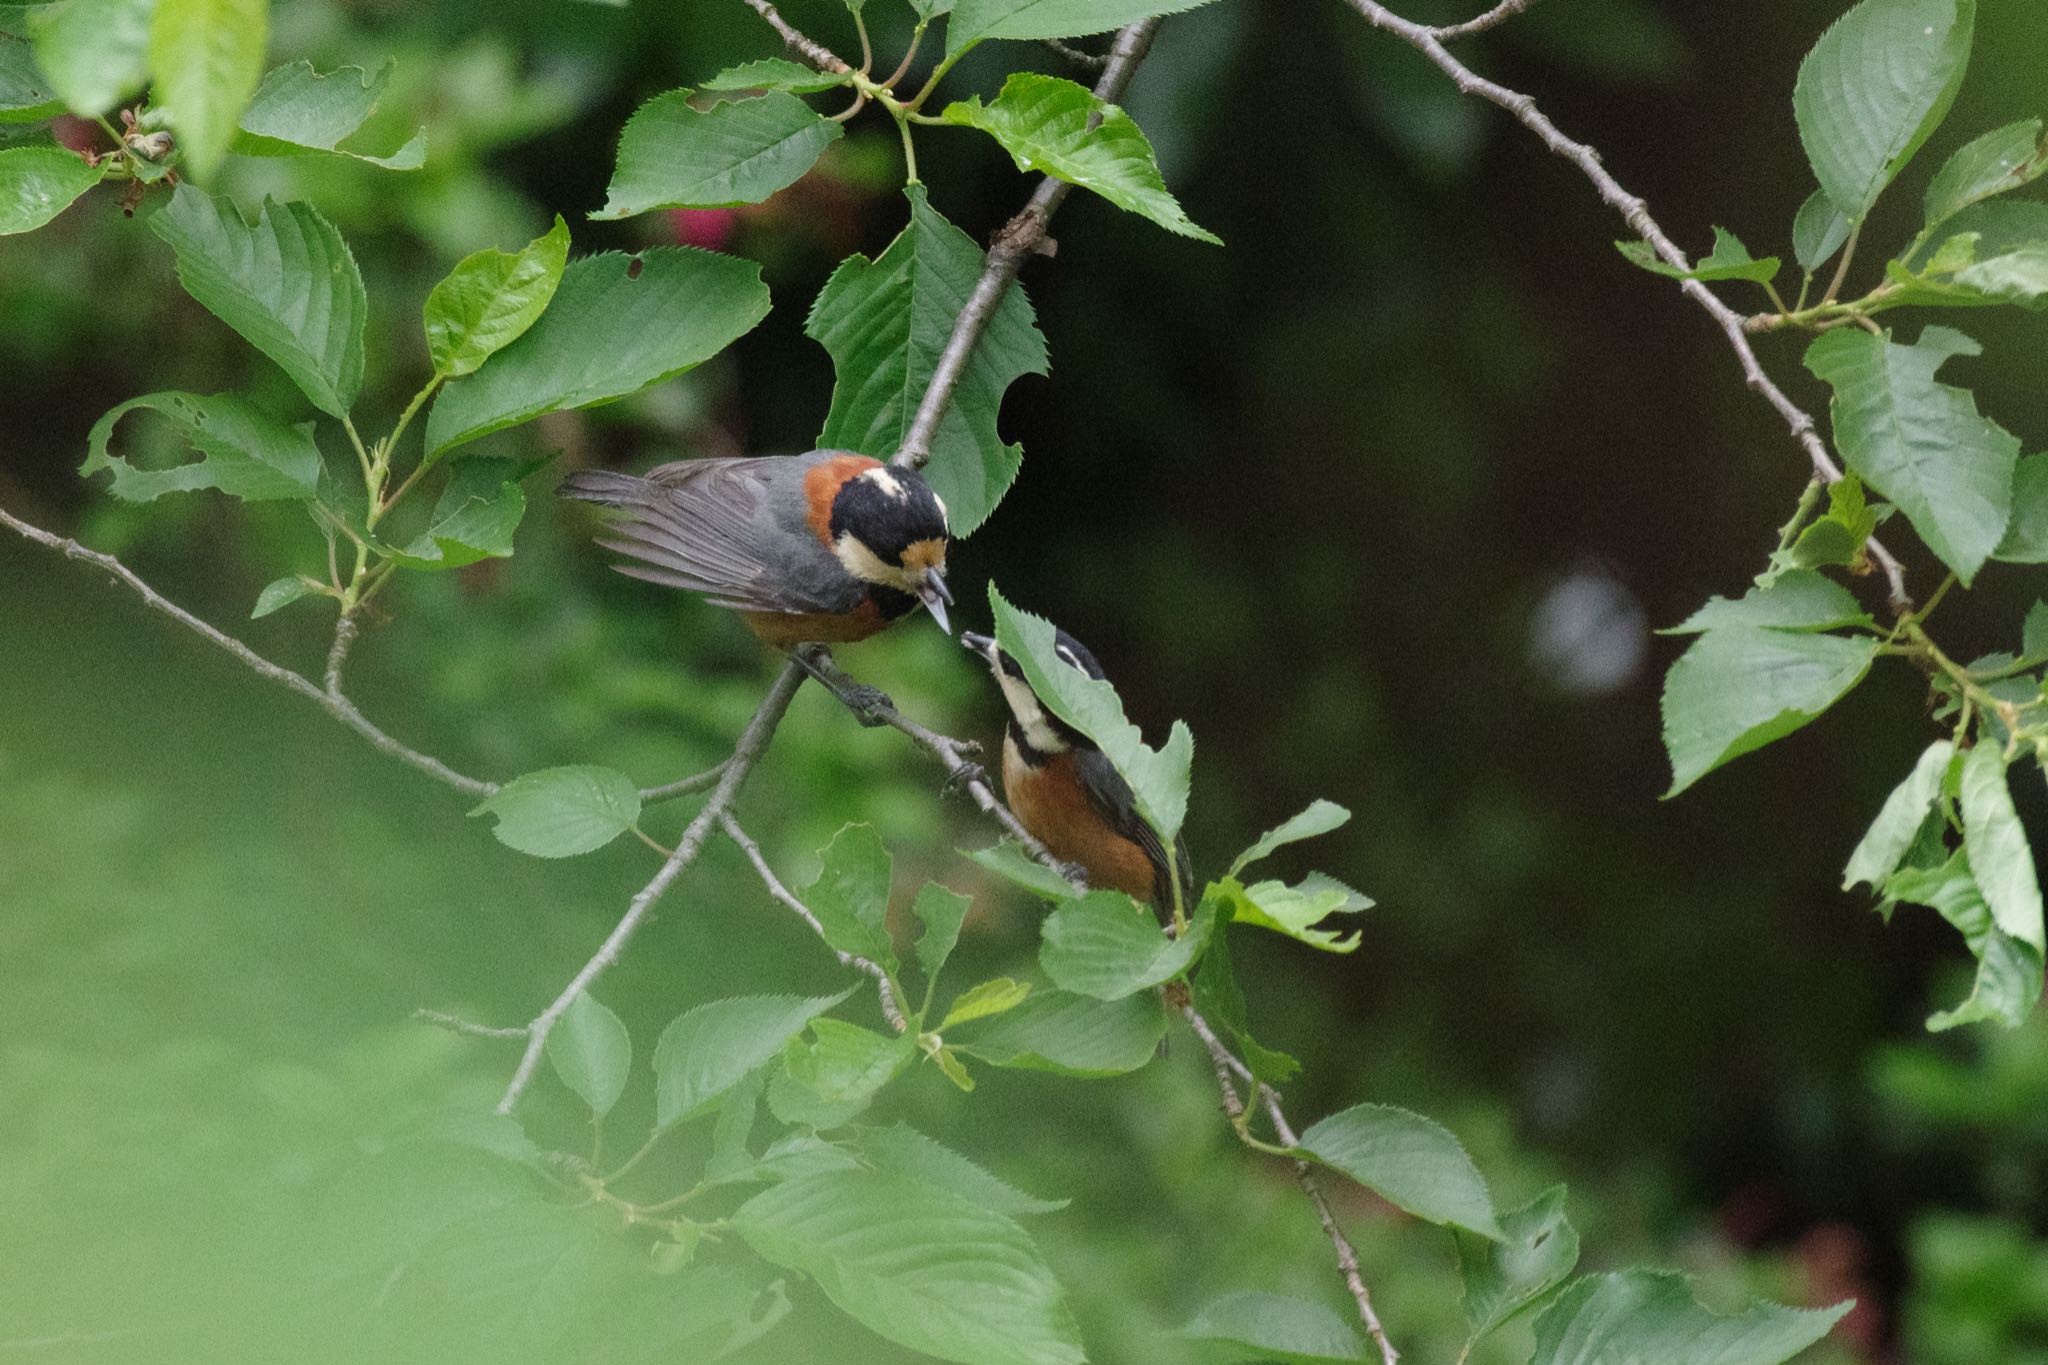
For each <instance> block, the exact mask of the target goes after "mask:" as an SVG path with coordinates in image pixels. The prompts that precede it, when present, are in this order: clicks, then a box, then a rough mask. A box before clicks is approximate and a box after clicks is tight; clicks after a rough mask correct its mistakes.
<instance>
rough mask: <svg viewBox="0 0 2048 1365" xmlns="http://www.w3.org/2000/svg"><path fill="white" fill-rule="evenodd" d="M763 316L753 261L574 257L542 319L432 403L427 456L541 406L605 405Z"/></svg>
mask: <svg viewBox="0 0 2048 1365" xmlns="http://www.w3.org/2000/svg"><path fill="white" fill-rule="evenodd" d="M767 314H768V289H767V286H765V285H763V284H762V283H761V267H760V266H758V265H756V264H755V263H754V262H752V261H742V260H738V259H736V258H734V257H731V256H716V255H713V254H712V253H710V252H708V251H695V250H692V249H690V248H688V247H657V248H654V249H651V250H648V251H643V252H641V253H640V254H639V255H637V256H624V255H620V254H619V253H617V252H604V253H602V254H600V255H596V256H585V257H583V258H581V259H580V260H574V261H571V262H569V264H568V266H567V267H566V268H565V269H564V270H563V271H562V280H561V284H560V286H559V287H558V288H557V289H556V290H555V297H554V301H553V302H552V303H550V304H549V305H548V308H547V311H546V312H544V313H542V314H541V315H540V321H538V322H536V323H534V324H533V326H532V327H530V328H528V329H527V331H526V333H525V334H524V335H523V336H521V337H520V338H519V339H518V340H517V341H514V342H512V343H511V344H509V345H508V346H506V347H505V349H504V350H502V351H499V352H498V353H497V354H496V355H494V356H492V357H491V358H490V359H489V360H487V361H485V362H484V364H483V366H482V368H480V369H479V370H477V372H476V373H475V374H472V375H469V376H467V377H465V378H462V379H457V380H454V381H452V382H451V383H449V385H448V386H447V387H446V388H444V389H443V390H442V391H441V396H440V397H439V398H437V399H435V400H434V406H433V408H432V409H431V410H430V411H429V412H428V414H427V439H426V445H427V453H428V456H429V458H435V457H438V456H440V455H442V454H443V453H445V452H446V451H448V450H449V449H450V448H452V447H454V446H458V445H461V444H462V443H463V442H465V441H473V440H475V439H476V438H477V437H479V436H485V435H488V434H490V433H491V432H494V431H499V430H502V429H503V428H505V427H509V426H513V425H515V424H517V423H520V422H527V421H531V420H532V419H533V418H535V417H538V416H540V415H541V414H542V413H547V412H560V411H562V410H564V409H568V408H587V407H594V406H596V405H597V404H599V403H609V402H611V401H612V400H614V399H617V398H624V397H625V396H626V395H627V394H630V393H637V392H639V391H640V390H641V389H644V388H646V387H647V386H648V385H650V384H654V383H658V382H659V381H661V380H664V379H669V378H673V377H674V376H676V375H679V374H681V373H682V372H683V371H685V370H688V369H692V368H694V367H696V366H697V365H700V364H702V363H703V362H704V361H706V360H709V359H710V358H711V357H712V356H714V355H717V354H718V353H719V352H720V351H722V350H724V349H725V348H726V347H727V346H728V345H730V344H731V343H732V342H733V341H734V340H735V339H737V338H738V337H741V336H743V335H745V334H746V333H747V332H749V331H751V330H752V329H753V327H754V324H755V323H757V322H759V321H760V320H761V319H762V318H764V317H766V316H767Z"/></svg>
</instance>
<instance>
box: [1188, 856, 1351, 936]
mask: <svg viewBox="0 0 2048 1365" xmlns="http://www.w3.org/2000/svg"><path fill="white" fill-rule="evenodd" d="M1212 899H1215V900H1218V901H1220V902H1221V903H1222V904H1224V905H1225V906H1227V907H1228V908H1229V910H1230V912H1231V918H1232V919H1234V920H1236V921H1237V922H1238V923H1240V924H1253V925H1257V926H1258V927H1259V928H1261V929H1271V930H1272V931H1273V932H1274V933H1277V934H1285V935H1287V937H1289V938H1291V939H1293V940H1295V941H1296V942H1297V943H1306V944H1307V945H1308V946H1309V947H1311V948H1320V949H1322V950H1323V951H1324V952H1326V953H1348V952H1351V951H1353V950H1354V949H1356V948H1357V947H1358V944H1359V938H1360V934H1359V931H1358V930H1355V929H1354V930H1352V931H1351V932H1350V933H1349V934H1346V933H1345V931H1343V930H1342V929H1317V928H1315V927H1314V926H1315V925H1317V924H1320V923H1322V922H1323V921H1324V920H1326V919H1328V918H1329V917H1330V916H1332V915H1351V914H1356V913H1358V912H1359V911H1361V910H1369V909H1371V908H1372V900H1371V898H1370V897H1366V896H1361V895H1359V894H1358V893H1357V892H1356V891H1353V890H1352V889H1351V888H1350V887H1348V886H1346V885H1344V883H1342V882H1340V881H1338V880H1337V879H1336V878H1334V877H1326V876H1323V875H1321V874H1320V873H1317V874H1312V875H1310V876H1308V877H1304V878H1302V879H1301V880H1300V881H1299V882H1296V883H1295V884H1294V885H1292V886H1289V885H1288V884H1287V883H1286V882H1282V881H1263V882H1253V883H1252V884H1251V885H1249V886H1246V885H1245V884H1244V883H1243V882H1240V881H1239V880H1238V879H1237V878H1235V877H1225V878H1223V879H1222V880H1221V881H1218V882H1216V883H1214V884H1213V885H1212V886H1211V887H1210V888H1209V892H1208V894H1206V895H1204V896H1203V897H1202V901H1203V904H1205V905H1206V904H1208V903H1209V902H1210V901H1211V900H1212Z"/></svg>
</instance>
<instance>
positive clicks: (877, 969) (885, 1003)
mask: <svg viewBox="0 0 2048 1365" xmlns="http://www.w3.org/2000/svg"><path fill="white" fill-rule="evenodd" d="M718 823H719V824H720V825H721V826H723V827H724V829H725V837H726V838H728V839H730V840H732V841H733V842H734V843H735V844H738V845H739V847H740V852H742V853H744V854H746V855H747V861H748V862H750V863H752V864H753V865H754V871H755V872H757V873H759V874H760V877H761V883H762V885H764V886H766V887H767V888H768V894H769V895H771V896H773V897H774V898H775V899H776V900H778V901H780V902H782V903H783V904H784V905H786V906H788V907H789V908H790V909H791V910H794V911H795V912H796V914H797V916H798V918H800V919H802V920H803V922H804V923H805V924H808V925H810V926H811V932H812V933H814V934H816V935H817V936H818V937H819V938H825V926H824V925H822V924H820V923H818V917H817V916H816V915H814V914H812V913H811V908H810V907H809V906H808V905H805V904H804V903H803V902H802V901H801V900H798V899H797V897H796V893H795V892H793V891H791V890H790V889H789V888H788V887H787V886H784V885H783V884H782V878H780V877H778V876H776V875H775V869H774V868H772V867H770V866H768V860H767V859H766V858H765V857H763V856H762V855H761V846H760V845H759V844H757V843H755V842H754V840H753V839H752V838H751V837H750V836H749V835H748V834H747V832H746V830H744V829H742V828H740V822H739V821H738V820H736V819H734V818H733V814H732V812H731V811H729V810H728V811H723V812H721V813H720V814H719V817H718ZM825 946H826V947H827V948H832V943H831V940H830V939H826V942H825ZM832 955H833V956H834V957H836V958H838V959H839V961H840V963H841V965H843V966H847V967H852V968H854V969H855V970H857V971H863V972H866V973H867V974H868V975H869V976H872V977H873V978H874V979H875V993H876V994H877V995H879V996H881V998H882V1015H883V1017H884V1018H886V1019H887V1020H888V1021H889V1026H890V1027H891V1028H893V1029H895V1030H896V1031H897V1032H898V1033H903V1032H907V1031H908V1030H909V1028H910V1021H909V1020H908V1019H905V1018H904V1017H903V1007H902V1006H901V1005H900V1004H899V1003H898V1002H897V1000H896V988H895V987H893V986H891V985H890V984H889V973H887V972H886V971H883V970H882V967H881V964H880V963H877V962H870V961H868V960H867V959H866V958H864V957H862V956H861V955H860V954H858V953H843V952H841V951H839V949H837V948H832Z"/></svg>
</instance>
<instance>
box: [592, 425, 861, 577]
mask: <svg viewBox="0 0 2048 1365" xmlns="http://www.w3.org/2000/svg"><path fill="white" fill-rule="evenodd" d="M811 463H812V462H811V461H809V460H806V459H803V458H801V457H794V458H792V457H789V456H764V457H755V458H750V459H738V460H680V461H677V462H675V463H673V464H665V465H661V466H659V467H657V468H655V469H653V470H650V471H649V472H648V473H647V475H646V477H644V478H640V477H636V476H634V475H631V474H617V473H612V472H609V471H605V470H583V471H579V472H577V473H575V474H571V475H570V476H569V477H568V478H566V479H564V480H563V481H562V484H561V487H560V489H559V490H558V491H559V493H560V494H561V495H562V496H563V497H569V498H577V499H580V500H582V501H585V502H594V503H597V504H599V505H600V506H604V507H610V508H613V509H615V510H617V511H618V512H620V513H621V514H622V515H620V516H619V517H618V518H617V519H616V520H615V521H613V523H612V524H611V526H610V527H609V528H608V531H607V534H606V535H605V536H603V537H601V538H600V539H599V541H598V543H599V544H600V545H602V546H604V547H605V548H606V549H609V550H613V551H616V552H617V553H619V554H620V555H623V556H625V558H626V560H627V562H626V563H623V564H619V565H616V566H615V567H616V568H617V569H618V570H619V572H620V573H623V574H626V575H628V576H630V577H633V578H638V579H643V580H645V581H647V582H649V583H659V584H662V585H664V586H666V587H671V588H683V589H685V590H687V591H690V592H699V593H703V594H704V595H705V596H706V597H708V598H710V599H711V601H712V602H714V603H716V604H717V605H719V606H721V607H730V608H732V609H734V610H736V611H786V612H812V611H817V612H826V611H846V610H849V609H851V607H852V606H853V605H855V603H854V602H853V601H850V600H849V587H848V584H847V583H846V582H845V578H846V575H845V573H844V571H843V570H841V569H840V568H839V564H838V561H836V560H835V559H833V558H832V555H831V553H830V551H828V550H826V549H825V547H824V546H823V545H822V544H820V543H819V541H818V538H817V537H816V536H815V535H813V534H812V533H811V531H810V529H809V527H807V526H805V525H803V521H802V515H803V513H802V509H803V482H802V481H803V474H804V471H805V470H807V469H808V468H809V467H810V464H811ZM782 504H788V508H782V507H781V505H782ZM789 508H793V509H794V517H793V520H794V524H793V525H792V524H791V522H792V518H791V517H789V516H778V515H777V512H778V509H781V510H785V511H787V510H788V509H789ZM852 595H854V596H857V591H856V592H854V593H853V594H852Z"/></svg>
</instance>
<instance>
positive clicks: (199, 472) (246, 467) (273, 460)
mask: <svg viewBox="0 0 2048 1365" xmlns="http://www.w3.org/2000/svg"><path fill="white" fill-rule="evenodd" d="M138 410H140V411H144V412H153V413H156V414H157V415H158V416H160V417H163V418H164V419H165V420H167V421H169V422H170V423H171V424H172V425H173V426H174V427H175V428H177V430H178V433H179V434H180V435H181V436H183V437H184V439H185V441H186V443H187V444H189V445H190V446H191V447H192V448H193V449H194V450H196V451H198V452H199V454H200V456H201V458H200V459H198V460H196V461H194V462H192V463H190V464H181V465H175V466H173V467H171V468H169V469H138V468H136V467H135V466H134V465H133V464H131V463H129V462H128V461H127V460H124V459H122V458H121V457H120V456H118V455H116V454H114V453H113V452H112V450H111V449H110V446H111V444H112V442H113V438H114V427H115V426H116V424H118V423H119V422H120V420H121V419H122V418H123V417H125V416H127V415H128V414H129V413H131V412H135V411H138ZM101 470H106V471H107V472H108V473H110V474H112V475H113V481H112V482H111V483H110V484H108V486H107V491H108V492H110V493H112V494H113V495H114V496H115V497H117V498H120V499H121V500H122V501H124V502H149V501H151V500H152V499H155V498H160V497H162V496H163V495H164V494H166V493H184V492H190V491H192V490H194V489H200V488H217V489H219V490H220V491H221V492H223V493H226V494H228V495H229V496H230V497H236V498H240V499H242V500H243V501H244V502H267V501H275V500H283V499H292V498H311V497H313V496H314V495H315V494H316V492H317V491H318V489H319V483H320V450H319V447H317V446H315V445H314V444H313V434H312V428H311V427H309V426H288V425H286V424H285V423H283V422H280V421H278V420H277V419H276V418H275V417H272V416H271V415H270V414H269V413H267V412H265V411H263V410H262V409H261V408H259V407H257V406H256V405H255V404H253V403H251V402H249V401H248V400H247V399H245V398H242V397H240V396H238V395H236V394H232V393H222V394H214V395H213V396H211V397H208V396H207V395H204V394H197V393H150V394H144V395H143V396H142V397H140V398H131V399H129V400H128V401H127V402H125V403H122V404H120V405H119V406H117V407H114V408H112V409H110V410H109V411H108V412H107V413H106V415H104V416H103V417H101V418H100V420H99V421H97V422H95V423H93V427H92V433H91V435H89V436H88V437H87V438H86V456H85V463H84V464H82V465H80V466H79V467H78V472H79V473H80V474H82V475H90V474H96V473H98V472H99V471H101Z"/></svg>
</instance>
